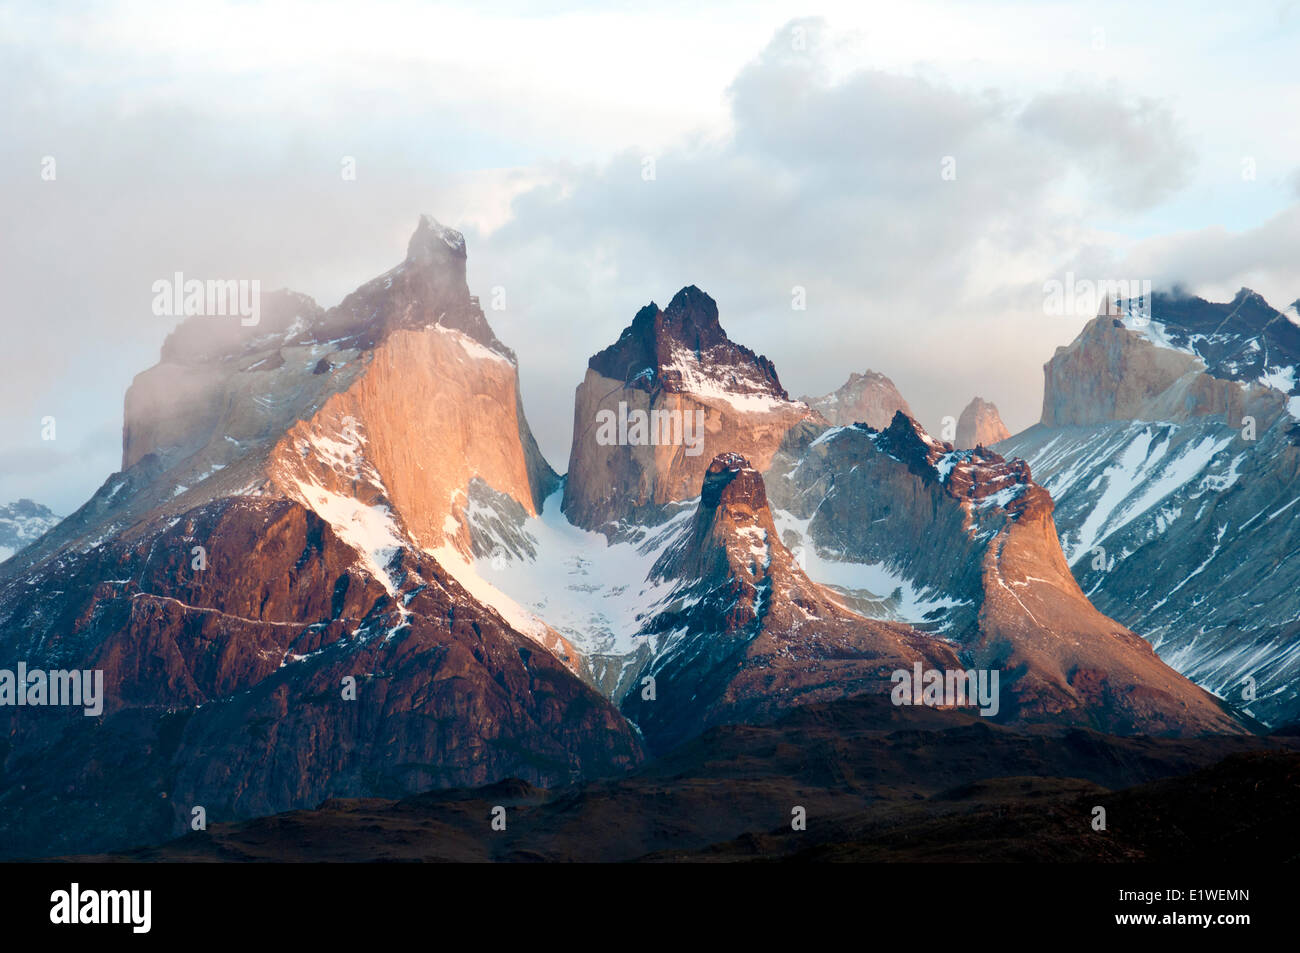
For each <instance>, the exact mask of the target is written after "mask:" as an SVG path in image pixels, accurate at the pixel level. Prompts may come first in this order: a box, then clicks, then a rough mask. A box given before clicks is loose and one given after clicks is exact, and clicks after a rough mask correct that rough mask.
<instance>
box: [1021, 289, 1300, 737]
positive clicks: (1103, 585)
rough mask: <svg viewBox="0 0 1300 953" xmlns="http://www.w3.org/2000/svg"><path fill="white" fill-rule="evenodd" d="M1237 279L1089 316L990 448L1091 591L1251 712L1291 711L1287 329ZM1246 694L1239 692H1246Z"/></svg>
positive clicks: (1296, 629) (1294, 703) (1294, 511)
mask: <svg viewBox="0 0 1300 953" xmlns="http://www.w3.org/2000/svg"><path fill="white" fill-rule="evenodd" d="M1297 320H1298V319H1297V318H1296V317H1295V308H1294V306H1292V307H1291V308H1289V309H1288V310H1287V311H1286V312H1279V311H1277V310H1275V309H1273V308H1271V307H1269V306H1268V304H1267V303H1266V302H1264V301H1263V299H1262V298H1260V297H1259V296H1258V295H1256V294H1254V293H1253V292H1250V291H1248V290H1245V289H1243V290H1242V291H1241V292H1239V293H1238V294H1237V296H1236V297H1235V298H1234V299H1233V300H1232V301H1230V302H1219V303H1214V302H1207V301H1204V300H1202V299H1200V298H1174V297H1171V296H1167V295H1155V296H1154V299H1153V301H1152V306H1151V310H1150V313H1149V314H1146V315H1142V316H1141V318H1140V319H1138V316H1136V315H1134V314H1132V313H1131V312H1129V311H1128V310H1127V309H1121V310H1120V313H1119V314H1118V315H1114V316H1103V317H1098V318H1097V319H1096V320H1095V321H1093V322H1092V323H1090V324H1089V325H1088V326H1087V327H1086V328H1085V329H1084V330H1083V332H1082V333H1081V334H1080V335H1079V337H1078V339H1076V340H1075V341H1074V342H1072V343H1071V344H1070V345H1069V347H1067V348H1064V349H1062V350H1061V351H1060V352H1058V354H1057V356H1056V357H1055V358H1053V359H1052V361H1051V362H1049V363H1048V365H1047V367H1046V390H1045V397H1044V412H1043V421H1042V423H1040V424H1039V425H1037V426H1034V427H1031V428H1029V430H1027V431H1025V432H1024V433H1021V434H1017V435H1016V436H1015V437H1012V438H1009V439H1008V440H1006V441H1004V442H1003V443H1002V444H999V446H998V449H999V450H1000V451H1001V452H1004V453H1007V454H1015V455H1019V456H1023V457H1025V458H1027V459H1028V460H1030V461H1031V463H1032V465H1033V467H1034V472H1035V473H1036V474H1037V475H1038V477H1039V479H1040V480H1042V482H1043V485H1044V486H1045V487H1046V488H1047V489H1048V490H1049V491H1050V492H1051V494H1052V496H1053V498H1054V500H1055V502H1056V508H1055V523H1056V527H1057V529H1058V531H1059V534H1060V540H1061V544H1062V549H1063V551H1064V553H1065V556H1066V559H1067V561H1068V562H1069V564H1070V567H1071V569H1072V571H1073V574H1074V576H1075V578H1076V579H1077V580H1078V581H1079V584H1080V585H1081V586H1082V588H1083V589H1084V590H1085V591H1086V592H1087V593H1088V594H1089V597H1090V599H1091V600H1092V601H1094V602H1095V603H1096V604H1097V606H1098V608H1100V609H1101V610H1102V611H1104V612H1106V613H1107V614H1108V615H1110V616H1112V617H1114V618H1115V619H1118V620H1119V621H1121V622H1123V623H1124V625H1126V626H1127V627H1129V628H1131V629H1132V630H1133V631H1135V632H1137V633H1139V634H1140V635H1141V636H1142V637H1143V638H1145V639H1147V640H1148V641H1149V642H1151V643H1152V644H1153V645H1154V646H1155V647H1156V650H1157V651H1158V652H1159V653H1160V654H1161V656H1162V657H1163V658H1165V659H1166V660H1167V661H1168V662H1169V663H1170V664H1171V665H1173V666H1174V667H1176V668H1177V669H1178V671H1180V672H1182V673H1183V674H1184V675H1186V676H1188V677H1189V678H1192V679H1193V680H1195V681H1196V682H1197V684H1199V685H1203V686H1205V687H1206V688H1208V689H1210V690H1211V691H1213V692H1215V693H1216V694H1219V695H1221V696H1222V697H1224V698H1228V699H1231V700H1232V701H1233V702H1234V703H1235V704H1238V705H1240V706H1241V707H1242V708H1243V709H1245V710H1246V711H1247V712H1248V713H1249V714H1251V715H1252V716H1254V717H1256V718H1259V719H1261V720H1263V721H1266V722H1268V723H1270V724H1282V723H1285V722H1287V721H1291V720H1294V719H1295V718H1296V717H1297V716H1298V715H1300V687H1298V679H1300V656H1297V654H1296V652H1295V651H1294V649H1295V641H1296V638H1297V635H1298V634H1300V621H1297V618H1298V617H1300V596H1297V593H1300V558H1296V547H1295V546H1294V539H1295V538H1296V533H1297V532H1300V507H1297V506H1296V505H1295V500H1296V497H1297V490H1296V480H1297V477H1298V475H1300V422H1298V421H1297V419H1296V418H1297V417H1300V397H1298V396H1297V394H1296V389H1297V380H1298V379H1300V373H1298V371H1300V328H1297V327H1296V324H1295V322H1296V321H1297ZM1248 696H1253V697H1248Z"/></svg>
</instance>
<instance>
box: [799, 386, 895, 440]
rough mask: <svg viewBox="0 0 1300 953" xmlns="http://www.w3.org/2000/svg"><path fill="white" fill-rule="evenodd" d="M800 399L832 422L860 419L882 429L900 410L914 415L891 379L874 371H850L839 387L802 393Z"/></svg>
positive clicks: (839, 422) (852, 421) (870, 425)
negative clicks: (807, 394)
mask: <svg viewBox="0 0 1300 953" xmlns="http://www.w3.org/2000/svg"><path fill="white" fill-rule="evenodd" d="M800 400H802V401H803V402H804V403H806V404H807V405H808V406H809V407H811V408H812V409H813V410H815V411H816V412H817V413H819V414H821V415H822V417H824V418H825V419H826V422H827V423H829V424H831V425H833V426H841V425H844V426H847V425H849V424H856V423H862V424H866V425H867V426H869V427H875V428H876V429H877V430H883V429H885V428H886V427H888V426H889V422H890V421H891V420H893V419H894V414H895V413H897V412H898V411H900V410H901V411H902V412H903V413H905V414H907V416H909V417H911V416H913V414H912V408H911V407H909V406H907V401H905V400H904V399H903V395H902V394H900V393H899V392H898V388H897V387H895V386H894V382H893V381H891V380H890V379H889V378H888V377H886V376H885V375H884V374H878V373H876V372H875V371H867V372H866V373H863V374H856V373H855V374H850V375H849V379H848V380H847V381H845V382H844V386H842V387H841V388H840V389H839V390H836V391H833V392H831V393H829V394H826V395H825V396H823V397H801V398H800Z"/></svg>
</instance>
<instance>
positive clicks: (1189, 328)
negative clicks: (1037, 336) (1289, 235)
mask: <svg viewBox="0 0 1300 953" xmlns="http://www.w3.org/2000/svg"><path fill="white" fill-rule="evenodd" d="M1103 312H1104V313H1102V314H1099V315H1098V316H1097V317H1096V318H1094V319H1093V320H1092V321H1090V322H1089V323H1088V324H1087V326H1086V327H1085V328H1084V329H1083V331H1082V332H1080V334H1079V336H1078V337H1077V338H1075V340H1074V341H1073V342H1071V343H1070V344H1069V345H1068V346H1067V347H1062V348H1058V349H1057V352H1056V354H1055V355H1054V356H1053V357H1052V359H1051V360H1050V361H1048V362H1047V364H1045V365H1044V366H1043V372H1044V376H1045V386H1044V389H1043V415H1042V421H1041V422H1042V424H1043V426H1045V427H1066V426H1095V425H1100V424H1105V423H1109V422H1112V421H1116V420H1175V421H1178V420H1190V419H1192V418H1196V417H1206V416H1223V417H1225V418H1226V419H1227V420H1228V421H1229V422H1230V423H1237V422H1240V421H1241V419H1242V418H1243V417H1245V416H1253V417H1255V418H1256V419H1257V420H1259V421H1266V422H1269V423H1271V422H1272V421H1273V420H1275V419H1277V417H1278V416H1279V415H1280V414H1281V413H1282V412H1283V408H1284V405H1285V398H1283V397H1282V396H1281V393H1285V392H1279V391H1277V390H1275V389H1273V388H1271V387H1269V386H1268V385H1267V383H1266V382H1267V381H1269V380H1270V379H1276V377H1275V375H1276V374H1277V373H1282V374H1284V375H1287V376H1289V378H1290V380H1295V368H1296V367H1297V366H1300V328H1297V327H1296V326H1295V325H1293V324H1292V323H1291V322H1290V321H1289V320H1287V318H1286V317H1285V316H1284V315H1283V314H1282V313H1281V312H1278V311H1275V310H1273V309H1272V308H1270V307H1268V305H1267V304H1266V303H1264V301H1263V299H1262V298H1260V297H1259V296H1258V295H1256V294H1255V293H1254V292H1252V291H1249V290H1248V289H1242V291H1241V292H1239V293H1238V295H1237V297H1236V298H1235V299H1234V300H1233V301H1232V302H1228V303H1226V304H1212V303H1211V302H1207V301H1204V300H1202V299H1200V298H1186V299H1184V298H1171V297H1169V296H1167V295H1155V296H1153V301H1152V305H1151V311H1150V314H1149V315H1148V314H1146V313H1138V312H1136V311H1135V310H1134V309H1133V308H1132V307H1131V306H1129V304H1128V303H1127V302H1121V303H1120V305H1119V306H1118V308H1116V307H1115V306H1109V305H1108V306H1104V307H1103Z"/></svg>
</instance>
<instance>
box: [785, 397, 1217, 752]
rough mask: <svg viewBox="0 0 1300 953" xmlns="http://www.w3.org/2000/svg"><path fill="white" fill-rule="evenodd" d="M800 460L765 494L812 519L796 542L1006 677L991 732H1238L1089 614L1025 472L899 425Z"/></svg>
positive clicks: (1204, 699) (1043, 495)
mask: <svg viewBox="0 0 1300 953" xmlns="http://www.w3.org/2000/svg"><path fill="white" fill-rule="evenodd" d="M794 463H795V464H797V465H792V463H791V461H790V459H783V460H782V461H781V465H780V466H779V467H777V466H774V467H773V469H772V471H771V472H770V473H769V479H768V493H769V495H770V496H771V497H772V498H773V500H774V501H775V502H776V504H777V505H778V506H781V507H783V508H788V509H789V511H790V512H791V513H792V514H793V515H794V516H795V517H798V518H800V519H806V520H807V524H806V530H805V536H804V537H803V538H802V539H800V540H798V542H799V543H800V544H802V545H805V546H812V547H813V548H814V551H815V552H816V554H817V555H818V556H819V557H821V558H824V559H825V560H829V561H832V564H833V565H838V566H841V567H843V566H844V565H848V566H852V565H854V564H859V565H862V566H864V567H878V568H877V569H876V571H877V572H882V571H883V572H885V577H886V578H887V579H891V580H892V581H891V582H889V583H888V585H898V586H900V587H901V588H902V590H903V591H904V594H907V593H908V592H910V593H912V595H911V599H912V600H913V602H914V604H915V606H914V608H913V609H912V610H911V611H913V612H914V613H917V615H916V616H913V618H916V619H917V621H916V623H915V624H917V625H919V626H920V627H921V628H923V629H929V630H931V631H933V632H935V633H936V634H939V633H941V634H942V635H943V637H944V638H945V639H947V640H949V641H950V642H951V643H952V644H953V645H954V647H956V648H958V650H959V652H960V656H961V658H962V660H963V662H965V663H967V664H970V665H974V666H976V667H980V668H997V669H999V670H1000V671H1001V673H1002V674H1001V676H1000V678H1001V690H1002V699H1003V700H1002V710H1001V712H1000V713H999V715H998V718H999V719H1002V720H1009V721H1018V722H1053V723H1062V724H1083V725H1087V726H1090V727H1094V728H1097V729H1098V730H1104V731H1112V732H1117V733H1128V734H1131V733H1139V732H1141V733H1151V734H1182V735H1191V734H1198V733H1202V732H1235V731H1241V730H1243V729H1242V724H1243V722H1242V721H1241V719H1239V718H1238V716H1236V715H1235V714H1233V713H1232V712H1231V711H1230V710H1228V709H1227V708H1226V706H1224V705H1223V704H1222V703H1221V702H1219V701H1218V700H1217V699H1215V698H1214V697H1213V696H1211V695H1209V694H1208V693H1207V692H1205V691H1203V690H1202V689H1200V688H1197V687H1196V686H1195V685H1193V684H1192V683H1191V682H1189V681H1188V680H1187V679H1185V678H1183V677H1182V676H1180V675H1178V674H1177V673H1176V672H1174V671H1173V670H1172V669H1170V668H1169V667H1168V666H1167V665H1165V664H1164V663H1163V662H1161V661H1160V660H1159V659H1158V658H1157V657H1156V655H1155V653H1154V651H1152V649H1151V647H1150V646H1149V645H1148V644H1147V643H1145V642H1144V641H1143V640H1142V639H1141V638H1139V637H1138V636H1136V635H1134V634H1133V633H1132V632H1131V631H1129V630H1127V629H1125V628H1124V626H1122V625H1120V624H1119V623H1117V622H1115V621H1114V620H1113V619H1110V618H1107V617H1106V616H1104V615H1102V614H1101V613H1100V612H1098V611H1097V610H1096V609H1095V608H1093V606H1092V605H1091V603H1089V601H1088V599H1087V597H1086V596H1084V594H1083V592H1082V590H1081V589H1080V588H1079V586H1078V584H1077V583H1076V581H1075V579H1074V577H1073V576H1072V575H1071V574H1070V570H1069V566H1068V565H1067V563H1066V561H1065V559H1064V557H1063V555H1062V553H1061V547H1060V543H1059V541H1058V539H1057V536H1056V530H1055V526H1054V523H1053V520H1052V509H1053V504H1052V498H1051V496H1050V495H1049V494H1048V493H1047V491H1046V490H1044V489H1043V488H1042V487H1041V486H1039V485H1038V484H1037V483H1035V482H1034V481H1033V479H1032V476H1031V473H1030V470H1029V467H1028V465H1027V464H1026V463H1025V461H1023V460H1006V459H1004V458H1003V457H1001V456H1000V455H999V454H997V453H994V452H992V451H989V450H973V451H972V450H956V449H954V448H953V447H952V446H951V445H949V444H944V443H941V442H940V441H937V440H935V439H934V438H932V437H930V436H929V435H928V434H926V433H925V431H924V430H923V429H922V428H921V427H920V425H919V424H917V423H916V422H915V421H913V420H911V419H910V418H907V417H905V416H904V415H902V414H898V415H896V416H895V419H894V422H893V423H891V425H890V426H889V428H887V429H886V430H884V431H874V430H871V429H869V428H859V427H851V428H842V429H840V430H838V431H834V432H831V433H829V434H827V435H825V436H824V437H823V438H820V439H819V440H817V441H814V442H813V443H812V444H811V445H809V446H808V447H807V448H805V449H804V450H803V451H802V452H801V453H799V454H798V455H797V457H796V459H795V460H794ZM778 474H786V475H787V476H784V477H783V478H778ZM792 542H794V540H792ZM876 595H877V596H879V595H881V594H880V593H877V594H876ZM927 607H928V608H927ZM921 613H923V614H921Z"/></svg>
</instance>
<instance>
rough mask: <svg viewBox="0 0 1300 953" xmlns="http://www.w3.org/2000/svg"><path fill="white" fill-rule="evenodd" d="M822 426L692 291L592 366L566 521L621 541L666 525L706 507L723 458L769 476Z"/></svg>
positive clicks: (578, 421)
mask: <svg viewBox="0 0 1300 953" xmlns="http://www.w3.org/2000/svg"><path fill="white" fill-rule="evenodd" d="M816 419H819V418H817V415H815V414H814V413H813V411H811V410H810V409H809V408H808V406H807V405H806V404H804V403H801V402H798V401H792V400H790V398H789V395H788V394H787V393H786V391H785V388H783V387H782V386H781V381H780V378H779V377H778V376H777V373H776V368H775V366H773V364H772V362H771V361H769V360H768V359H767V358H766V357H764V356H762V355H759V354H755V353H754V352H753V351H751V350H750V349H749V348H747V347H745V346H744V345H741V344H737V343H736V342H734V341H732V340H731V339H730V338H729V337H728V336H727V334H726V332H725V331H724V330H723V328H722V325H721V324H720V323H719V321H718V307H717V304H716V303H715V302H714V300H713V299H712V298H711V297H709V296H708V295H707V294H705V293H704V292H703V291H701V290H700V289H699V288H697V287H695V286H694V285H688V286H686V287H685V288H682V289H681V290H680V291H678V292H677V294H675V295H674V296H673V298H672V300H671V301H670V302H669V304H668V307H667V308H666V309H660V308H659V306H658V305H656V304H655V303H654V302H651V303H650V304H648V305H646V306H645V307H643V308H641V309H640V310H639V311H638V312H637V313H636V316H635V317H634V318H633V320H632V323H631V324H630V325H629V326H628V327H626V328H624V330H623V332H622V333H621V334H620V335H619V337H618V340H617V341H615V342H614V343H613V344H612V345H610V346H609V347H606V348H604V349H603V350H601V351H599V352H598V353H597V354H595V355H594V356H593V357H592V358H591V360H590V361H589V362H588V366H587V373H586V377H585V378H584V380H583V382H582V384H581V385H580V386H579V387H578V392H577V394H576V395H575V401H574V427H573V444H572V449H571V450H570V454H569V477H568V480H567V481H566V483H565V487H564V502H563V510H564V513H565V515H566V516H568V518H569V519H570V520H572V521H573V522H574V523H575V524H577V525H579V526H582V527H584V528H587V529H599V530H601V531H602V532H606V533H607V534H615V535H617V534H618V533H619V532H620V529H619V527H620V525H621V524H624V523H629V522H633V523H658V522H660V521H661V520H662V519H664V518H666V517H667V516H669V515H671V511H672V508H673V506H674V505H675V504H678V503H681V502H684V501H686V500H689V499H692V498H694V497H695V495H696V494H697V493H698V492H699V487H700V482H701V479H702V478H703V476H704V471H705V469H706V468H707V467H708V465H709V461H710V460H711V459H712V458H713V456H714V454H715V453H716V451H717V449H718V448H719V447H721V448H725V449H727V450H734V451H736V452H739V453H743V454H744V456H745V457H747V458H748V459H749V460H750V461H752V463H753V466H754V467H755V468H756V469H758V470H759V471H760V472H761V471H762V470H764V469H765V468H766V466H767V465H768V463H769V462H770V460H771V458H772V455H773V454H774V453H775V452H776V450H777V448H778V447H779V446H780V444H781V442H782V440H784V438H785V436H786V434H787V433H789V432H790V431H791V430H792V429H794V428H795V427H798V426H800V425H801V424H804V423H806V422H809V421H814V420H816ZM615 423H617V425H618V426H617V429H615V427H614V424H615Z"/></svg>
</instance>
